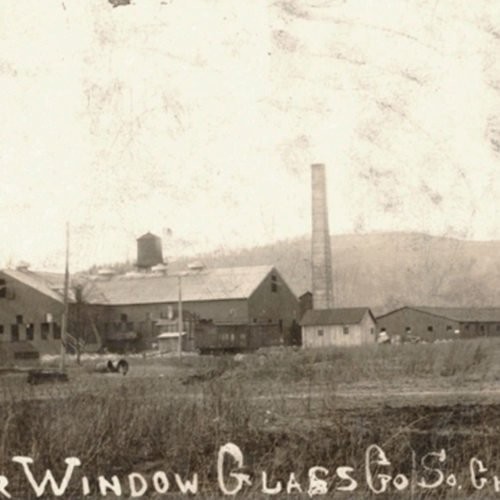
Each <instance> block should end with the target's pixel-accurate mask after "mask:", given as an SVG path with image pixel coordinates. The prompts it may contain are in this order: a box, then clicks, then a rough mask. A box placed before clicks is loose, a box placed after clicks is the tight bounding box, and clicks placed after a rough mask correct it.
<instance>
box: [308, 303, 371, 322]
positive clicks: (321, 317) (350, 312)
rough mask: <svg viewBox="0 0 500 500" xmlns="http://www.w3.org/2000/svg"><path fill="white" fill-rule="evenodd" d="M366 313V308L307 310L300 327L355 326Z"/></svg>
mask: <svg viewBox="0 0 500 500" xmlns="http://www.w3.org/2000/svg"><path fill="white" fill-rule="evenodd" d="M366 312H368V313H369V314H370V315H371V316H372V317H373V315H372V313H371V311H370V309H369V308H368V307H346V308H339V309H309V310H308V311H306V313H305V314H304V317H303V318H302V321H301V325H302V326H318V325H355V324H357V323H360V322H361V320H362V319H363V316H364V315H365V314H366Z"/></svg>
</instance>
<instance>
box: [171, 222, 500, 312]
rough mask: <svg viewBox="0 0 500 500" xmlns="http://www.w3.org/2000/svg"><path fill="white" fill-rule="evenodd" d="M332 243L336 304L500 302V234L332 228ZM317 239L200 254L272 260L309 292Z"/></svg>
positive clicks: (215, 259) (247, 261)
mask: <svg viewBox="0 0 500 500" xmlns="http://www.w3.org/2000/svg"><path fill="white" fill-rule="evenodd" d="M331 242H332V258H333V274H334V284H335V287H334V297H335V298H336V306H339V307H353V306H365V305H367V306H370V307H371V308H372V310H373V311H374V313H375V314H381V313H384V312H386V311H388V310H391V309H394V308H397V307H401V306H404V305H407V304H426V305H429V306H441V307H446V306H449V307H453V306H457V307H458V306H459V307H479V306H481V307H495V306H500V241H470V240H460V239H456V238H452V237H438V236H430V235H428V234H424V233H409V232H394V233H370V234H354V235H340V236H339V235H332V236H331ZM310 245H311V242H310V238H309V237H306V236H304V237H300V238H295V239H290V240H283V241H279V242H276V243H274V244H269V245H263V246H259V247H254V248H248V249H242V250H234V251H228V252H227V253H226V252H212V253H208V254H203V255H199V256H198V257H197V258H199V259H200V260H202V261H203V262H204V263H205V264H206V265H207V266H209V267H212V266H236V265H238V266H243V265H257V264H270V263H272V264H274V265H276V267H277V268H278V269H279V270H280V271H281V273H282V274H283V277H284V278H285V279H286V280H287V282H288V283H289V284H290V286H291V288H292V289H293V291H294V292H295V293H296V294H297V295H301V294H302V293H303V292H305V291H306V290H310V288H311V269H310V266H311V264H310V252H311V249H310ZM186 262H187V261H186ZM181 265H185V262H184V261H178V262H177V263H176V264H175V267H177V266H181ZM173 266H174V265H173Z"/></svg>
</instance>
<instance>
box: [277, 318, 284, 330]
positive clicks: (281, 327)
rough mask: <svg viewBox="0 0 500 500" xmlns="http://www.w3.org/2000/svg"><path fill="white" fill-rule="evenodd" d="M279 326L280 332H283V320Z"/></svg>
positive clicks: (280, 320) (279, 322)
mask: <svg viewBox="0 0 500 500" xmlns="http://www.w3.org/2000/svg"><path fill="white" fill-rule="evenodd" d="M278 326H279V329H280V332H282V331H283V320H282V319H279V320H278Z"/></svg>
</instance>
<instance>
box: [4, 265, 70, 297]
mask: <svg viewBox="0 0 500 500" xmlns="http://www.w3.org/2000/svg"><path fill="white" fill-rule="evenodd" d="M1 272H2V273H3V274H4V275H5V276H8V277H10V278H12V279H14V280H16V281H19V282H20V283H23V284H24V285H26V286H29V287H30V288H33V289H34V290H36V291H38V292H40V293H42V294H43V295H46V296H47V297H50V298H51V299H54V300H57V301H58V302H63V295H62V293H58V290H59V289H60V281H64V275H62V274H61V275H59V274H56V273H43V272H35V271H18V270H17V269H2V271H1Z"/></svg>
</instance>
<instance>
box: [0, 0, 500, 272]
mask: <svg viewBox="0 0 500 500" xmlns="http://www.w3.org/2000/svg"><path fill="white" fill-rule="evenodd" d="M0 11H1V14H0V41H1V44H0V46H1V52H0V81H1V88H2V98H1V100H0V113H1V116H2V119H1V121H0V143H1V145H2V147H1V149H0V173H1V182H0V240H1V242H2V244H1V245H0V267H2V266H6V265H15V264H16V263H17V262H19V261H26V262H29V263H30V264H31V266H32V267H34V268H39V269H40V268H46V269H62V267H63V263H64V228H65V222H66V221H69V222H70V234H71V245H70V251H71V265H72V268H73V269H83V268H86V267H89V266H91V265H93V264H102V263H110V262H119V261H124V260H127V259H128V260H133V259H134V258H135V253H136V242H135V240H136V238H137V237H139V236H140V235H142V234H143V233H145V232H147V231H152V232H154V233H156V234H158V235H160V236H163V237H164V239H163V246H164V254H165V255H166V256H167V257H169V258H176V257H178V256H180V255H184V254H196V253H198V252H206V251H212V250H226V251H228V250H230V249H233V248H239V247H248V246H255V245H263V244H267V243H272V242H273V241H277V240H281V239H286V238H294V237H296V236H300V235H304V234H308V233H309V232H310V228H311V222H310V198H311V193H310V164H311V163H324V164H326V168H327V179H328V200H329V216H330V229H331V232H332V233H333V234H350V233H370V232H375V231H384V232H385V231H419V232H426V233H429V234H434V235H443V236H453V237H458V238H463V239H475V240H492V239H496V240H498V239H500V223H499V220H500V182H499V181H500V58H499V57H498V53H500V2H498V1H496V0H489V1H488V0H475V1H474V2H470V1H468V0H392V1H385V0H384V1H382V0H310V1H307V0H303V1H298V0H284V1H274V2H272V1H252V2H249V1H248V0H190V1H189V2H186V1H181V0H131V4H130V5H124V6H119V7H116V8H114V7H113V5H112V4H111V3H110V2H109V1H108V0H85V1H83V2H82V1H77V0H63V1H61V0H57V1H56V0H45V1H43V2H40V1H39V0H23V2H19V1H18V0H2V2H1V6H0Z"/></svg>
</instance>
